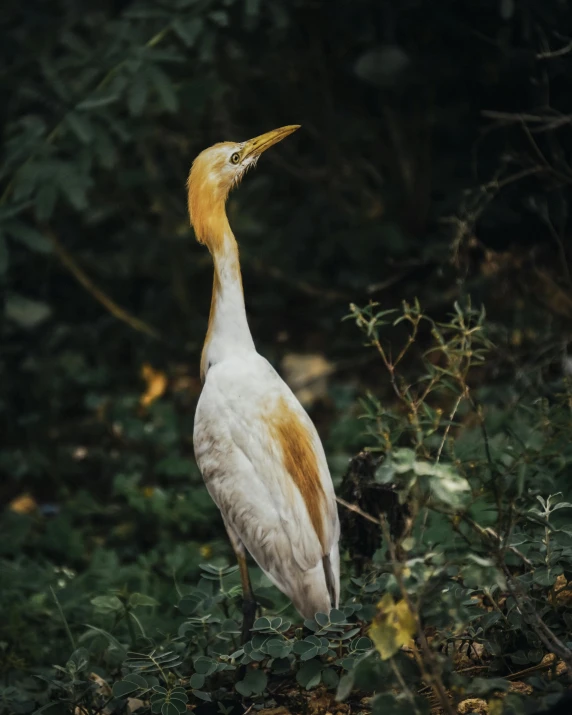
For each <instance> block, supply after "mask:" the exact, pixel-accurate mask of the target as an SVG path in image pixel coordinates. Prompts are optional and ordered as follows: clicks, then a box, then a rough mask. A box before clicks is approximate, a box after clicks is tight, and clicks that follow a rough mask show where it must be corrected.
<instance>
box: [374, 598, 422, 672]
mask: <svg viewBox="0 0 572 715" xmlns="http://www.w3.org/2000/svg"><path fill="white" fill-rule="evenodd" d="M377 608H378V612H377V615H376V616H375V618H374V619H373V623H372V624H371V627H370V629H369V637H370V638H371V639H372V641H373V643H374V645H375V647H376V648H377V650H378V652H379V654H380V656H381V659H382V660H387V659H388V658H391V657H392V656H394V655H395V654H396V653H397V651H398V650H399V649H400V648H401V647H402V646H404V645H405V644H406V643H408V642H409V641H410V640H411V638H412V637H413V635H414V634H415V618H414V617H413V614H412V613H411V611H410V610H409V606H408V605H407V603H406V601H404V600H403V599H402V600H400V601H398V602H397V603H395V601H394V600H393V598H392V596H391V594H390V593H386V594H385V596H384V597H383V598H382V599H381V601H380V602H379V603H378V604H377Z"/></svg>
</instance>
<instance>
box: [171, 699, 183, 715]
mask: <svg viewBox="0 0 572 715" xmlns="http://www.w3.org/2000/svg"><path fill="white" fill-rule="evenodd" d="M171 705H174V706H175V707H176V708H177V712H178V713H179V715H183V713H186V712H187V704H186V702H183V701H182V700H178V699H177V698H173V696H171Z"/></svg>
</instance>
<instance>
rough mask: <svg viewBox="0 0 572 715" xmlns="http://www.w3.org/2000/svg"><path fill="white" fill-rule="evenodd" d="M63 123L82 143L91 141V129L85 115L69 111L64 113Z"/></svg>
mask: <svg viewBox="0 0 572 715" xmlns="http://www.w3.org/2000/svg"><path fill="white" fill-rule="evenodd" d="M65 123H66V124H67V125H68V126H69V128H70V129H71V130H72V131H73V133H74V134H75V135H76V137H77V138H78V139H79V140H80V142H82V144H90V143H91V142H92V141H93V129H92V127H91V124H90V122H89V120H88V119H87V118H86V117H85V116H82V115H81V114H78V113H77V112H70V113H69V114H66V117H65Z"/></svg>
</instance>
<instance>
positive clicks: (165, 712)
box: [161, 702, 179, 715]
mask: <svg viewBox="0 0 572 715" xmlns="http://www.w3.org/2000/svg"><path fill="white" fill-rule="evenodd" d="M161 715H179V709H178V708H177V706H176V705H175V704H174V703H171V702H164V703H163V705H162V706H161Z"/></svg>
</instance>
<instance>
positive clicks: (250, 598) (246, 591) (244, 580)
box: [235, 544, 256, 645]
mask: <svg viewBox="0 0 572 715" xmlns="http://www.w3.org/2000/svg"><path fill="white" fill-rule="evenodd" d="M235 553H236V560H237V561H238V569H239V571H240V582H241V584H242V638H241V642H242V645H244V644H245V643H246V642H247V641H248V640H250V631H251V630H252V626H253V625H254V619H255V618H256V601H255V600H254V594H253V593H252V584H251V583H250V574H249V573H248V564H247V563H246V552H245V550H244V546H242V544H241V548H240V549H235Z"/></svg>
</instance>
